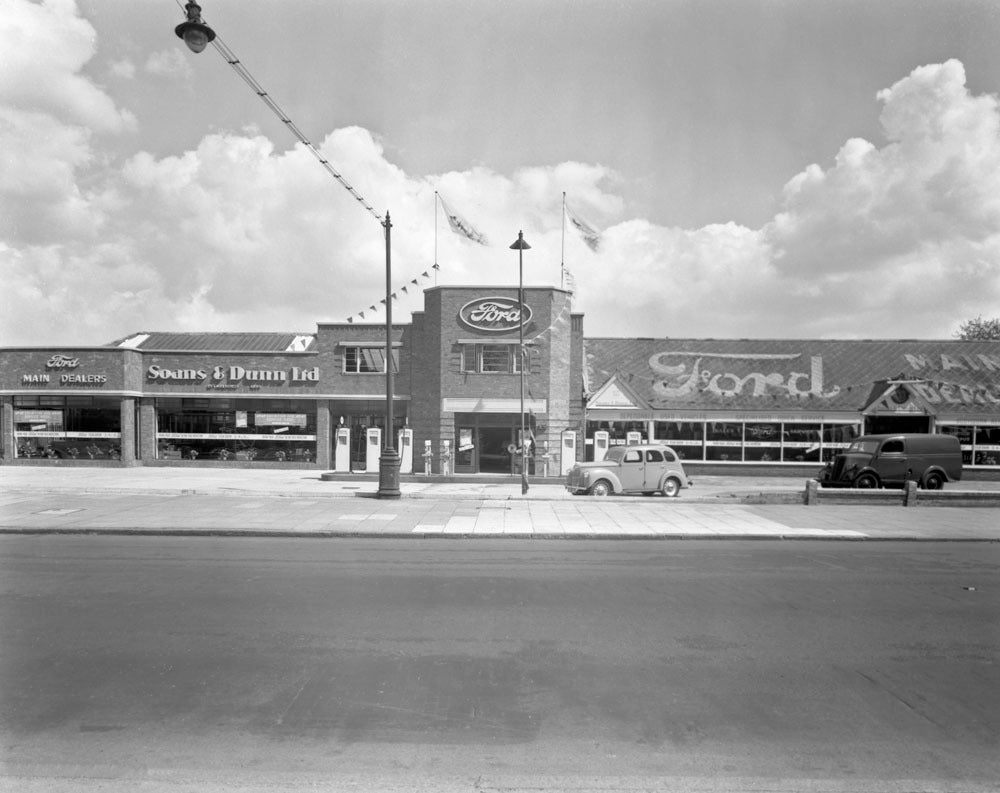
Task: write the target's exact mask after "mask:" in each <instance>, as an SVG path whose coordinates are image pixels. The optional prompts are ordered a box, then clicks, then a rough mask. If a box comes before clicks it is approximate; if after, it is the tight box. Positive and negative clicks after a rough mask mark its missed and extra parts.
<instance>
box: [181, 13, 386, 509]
mask: <svg viewBox="0 0 1000 793" xmlns="http://www.w3.org/2000/svg"><path fill="white" fill-rule="evenodd" d="M184 12H185V14H186V16H187V19H186V20H185V21H184V22H182V23H181V24H179V25H178V26H177V27H176V28H174V33H176V34H177V36H178V37H179V38H181V39H183V40H184V43H185V44H187V46H188V49H189V50H191V52H194V53H199V52H202V51H203V50H204V49H205V47H207V46H208V45H209V43H210V42H212V41H215V38H216V34H215V31H214V30H212V28H210V27H209V26H208V25H206V24H205V22H204V21H203V20H202V18H201V6H200V5H198V3H196V2H194V0H188V2H187V3H186V4H185V5H184ZM216 47H217V48H218V49H219V51H220V52H221V53H222V54H223V57H224V58H226V60H227V61H228V62H229V64H230V66H232V67H233V68H234V69H236V71H237V73H239V75H240V76H241V77H242V78H243V79H244V80H245V81H246V82H247V84H248V85H249V86H250V87H251V89H253V90H254V92H255V93H256V94H257V95H258V96H259V97H261V99H263V100H264V102H265V104H267V106H268V107H269V108H271V110H273V111H274V112H275V113H276V114H277V115H278V117H279V118H280V119H281V121H282V123H284V124H285V125H286V126H287V127H288V128H289V129H290V130H291V131H292V132H293V133H294V134H295V135H296V136H297V137H298V138H299V140H300V141H302V143H304V144H305V145H306V146H308V147H309V149H310V150H311V151H312V152H313V154H314V155H315V156H316V157H317V159H318V160H319V162H320V164H321V165H322V166H323V167H324V168H325V169H326V170H327V171H328V172H329V173H330V174H331V175H332V176H333V177H334V178H335V179H336V180H337V181H338V182H340V184H341V185H342V186H343V187H344V188H345V189H346V190H347V191H348V192H349V193H350V194H351V195H352V196H354V198H355V199H356V200H357V201H359V202H360V203H361V204H363V205H364V207H365V209H367V210H368V211H369V212H371V213H372V214H373V215H374V216H375V217H376V218H377V219H378V220H379V222H380V223H381V224H382V228H383V229H384V230H385V439H384V442H383V444H382V453H381V455H380V456H379V480H378V497H379V498H399V496H400V491H399V468H400V459H399V453H398V452H397V450H396V438H395V433H394V431H393V424H394V417H393V404H392V402H393V386H394V383H393V375H394V372H393V369H392V256H391V245H390V240H391V233H390V230H391V229H392V222H391V221H390V219H389V212H388V210H386V213H385V220H382V218H380V217H379V216H378V213H376V212H375V210H374V209H373V208H372V207H371V206H370V205H369V204H368V203H367V202H366V201H365V200H364V199H363V198H362V197H361V196H360V195H359V194H358V192H357V190H355V189H354V188H353V187H351V185H349V184H348V183H347V182H346V181H345V180H344V178H343V177H342V176H341V175H340V174H339V173H337V171H336V170H334V169H333V168H332V166H331V165H330V163H329V162H328V161H327V160H326V159H325V158H324V157H323V156H322V155H321V154H320V153H319V151H318V150H317V149H316V148H315V147H314V146H313V145H312V144H311V143H310V142H309V141H308V140H306V139H305V138H304V137H303V136H302V133H301V132H299V130H298V128H297V127H296V126H295V125H294V124H293V123H292V122H291V120H290V119H289V118H288V117H287V116H286V115H285V114H284V113H283V112H282V111H281V109H280V108H279V107H278V106H277V104H275V102H274V100H272V99H271V98H270V97H269V96H268V94H267V92H266V91H263V89H261V88H260V87H259V86H258V85H257V82H256V80H254V79H253V77H251V76H250V74H249V72H247V71H246V69H245V67H243V65H242V64H241V63H240V62H239V60H238V59H237V58H236V57H235V56H234V55H232V54H231V53H230V52H229V48H228V47H224V46H222V45H221V44H219V43H218V42H217V43H216Z"/></svg>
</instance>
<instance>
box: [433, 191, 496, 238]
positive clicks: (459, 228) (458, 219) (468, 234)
mask: <svg viewBox="0 0 1000 793" xmlns="http://www.w3.org/2000/svg"><path fill="white" fill-rule="evenodd" d="M438 200H439V201H440V202H441V206H442V208H443V209H444V214H445V217H447V218H448V225H449V226H451V230H452V231H454V232H455V233H456V234H459V235H461V236H463V237H465V238H466V239H470V240H472V241H473V242H477V243H479V244H480V245H489V242H487V240H486V237H485V236H483V235H482V234H481V233H479V232H478V231H476V229H475V228H474V227H473V225H472V224H471V223H469V221H467V220H466V219H465V218H463V217H462V216H461V215H459V214H457V213H456V212H453V211H452V210H451V208H450V207H449V206H448V205H447V204H446V203H445V202H444V199H443V198H441V196H440V195H438Z"/></svg>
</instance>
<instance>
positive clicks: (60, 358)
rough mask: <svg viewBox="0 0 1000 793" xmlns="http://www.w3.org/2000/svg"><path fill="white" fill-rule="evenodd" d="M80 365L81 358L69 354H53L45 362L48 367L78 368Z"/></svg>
mask: <svg viewBox="0 0 1000 793" xmlns="http://www.w3.org/2000/svg"><path fill="white" fill-rule="evenodd" d="M79 365H80V359H79V358H71V357H70V356H68V355H59V354H56V355H53V356H52V357H51V358H49V359H48V360H47V361H46V362H45V368H46V369H76V367H78V366H79Z"/></svg>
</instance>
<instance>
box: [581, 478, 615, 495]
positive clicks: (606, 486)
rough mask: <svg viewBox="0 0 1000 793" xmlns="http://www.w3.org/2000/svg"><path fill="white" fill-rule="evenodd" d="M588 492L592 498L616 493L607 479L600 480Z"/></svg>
mask: <svg viewBox="0 0 1000 793" xmlns="http://www.w3.org/2000/svg"><path fill="white" fill-rule="evenodd" d="M587 492H589V493H590V495H592V496H610V495H611V494H612V493H614V492H615V491H614V488H612V487H611V483H610V482H609V481H608V480H607V479H599V480H598V481H596V482H594V484H592V485H591V486H590V490H589V491H587Z"/></svg>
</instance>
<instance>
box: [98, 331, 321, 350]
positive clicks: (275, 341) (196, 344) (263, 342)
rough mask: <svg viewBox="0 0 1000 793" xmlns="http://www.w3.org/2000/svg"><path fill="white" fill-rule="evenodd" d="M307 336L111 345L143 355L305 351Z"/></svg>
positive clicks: (155, 338)
mask: <svg viewBox="0 0 1000 793" xmlns="http://www.w3.org/2000/svg"><path fill="white" fill-rule="evenodd" d="M315 343H316V337H315V335H313V334H311V333H156V332H153V333H134V334H132V335H131V336H129V337H127V338H124V339H119V340H118V341H115V342H112V343H111V345H110V346H113V347H129V348H132V349H136V350H142V351H144V352H152V351H160V352H163V351H167V350H169V351H171V352H308V351H309V350H311V349H312V348H313V346H314V345H315Z"/></svg>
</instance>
